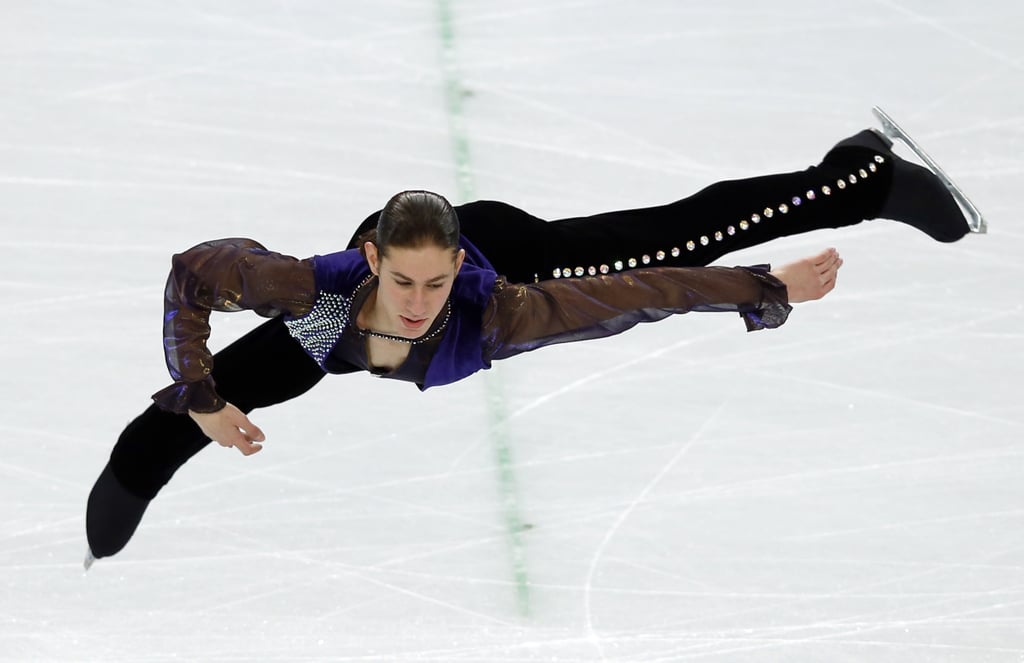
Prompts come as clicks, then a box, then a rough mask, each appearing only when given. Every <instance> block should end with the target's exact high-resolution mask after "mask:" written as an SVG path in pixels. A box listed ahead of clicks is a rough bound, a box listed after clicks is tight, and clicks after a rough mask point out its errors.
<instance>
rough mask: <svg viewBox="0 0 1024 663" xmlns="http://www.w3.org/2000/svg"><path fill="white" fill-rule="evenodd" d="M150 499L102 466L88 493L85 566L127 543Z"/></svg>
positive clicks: (114, 552)
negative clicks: (131, 488)
mask: <svg viewBox="0 0 1024 663" xmlns="http://www.w3.org/2000/svg"><path fill="white" fill-rule="evenodd" d="M149 502H150V500H148V499H144V498H142V497H139V496H138V495H135V494H133V493H131V492H130V491H129V490H128V489H126V488H125V487H124V486H123V485H122V484H121V482H120V481H118V479H117V477H116V476H114V471H113V470H112V469H111V467H110V463H107V466H106V467H104V468H103V472H102V473H100V476H99V478H98V479H96V483H95V484H94V485H93V487H92V491H91V492H90V493H89V502H88V506H87V507H86V514H85V529H86V536H87V538H88V540H89V550H88V551H87V552H86V555H85V569H86V570H87V571H88V570H89V567H90V566H92V563H93V562H94V561H96V560H97V559H100V558H101V557H110V556H111V555H114V554H116V553H117V552H119V551H120V550H121V549H122V548H124V547H125V545H126V544H127V543H128V541H129V539H131V538H132V534H134V533H135V528H136V527H138V526H139V522H140V521H141V520H142V514H144V513H145V512H146V507H148V506H149Z"/></svg>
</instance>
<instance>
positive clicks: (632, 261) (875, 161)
mask: <svg viewBox="0 0 1024 663" xmlns="http://www.w3.org/2000/svg"><path fill="white" fill-rule="evenodd" d="M883 163H885V157H883V156H881V155H875V156H874V157H873V158H872V160H871V161H870V162H869V163H868V164H867V165H866V167H864V168H858V169H856V170H855V171H853V172H851V173H850V174H849V175H847V176H846V177H843V178H839V179H837V180H836V181H835V183H834V184H823V185H821V186H820V187H819V188H818V189H807V191H805V192H804V194H803V195H802V196H793V197H792V198H790V199H789V202H788V203H778V204H777V205H775V206H774V207H771V206H769V207H765V208H764V209H763V210H761V211H760V213H758V212H755V213H753V214H751V215H750V218H749V220H748V219H741V220H740V221H739V222H738V223H736V225H727V226H725V228H724V231H723V230H716V231H714V232H713V233H711V234H710V235H701V236H700V237H697V238H694V239H688V240H686V242H685V243H683V244H682V245H681V246H683V247H685V248H686V250H687V251H696V250H697V245H698V244H699V245H700V246H709V245H710V244H711V238H712V237H713V238H714V241H716V242H722V241H724V240H725V239H726V236H728V237H733V236H735V235H737V234H741V233H742V232H745V231H747V230H750V229H751V227H752V226H754V225H756V224H759V223H761V221H762V220H764V221H768V220H770V219H773V218H774V217H775V213H776V211H777V212H778V213H779V214H780V215H784V214H789V213H790V212H791V211H792V212H793V213H794V214H795V213H796V211H797V210H796V208H797V207H800V206H801V205H803V204H804V203H813V202H815V201H817V200H818V197H819V195H823V196H831V195H832V194H833V192H835V193H838V192H839V191H843V190H845V189H846V188H847V187H849V186H852V185H855V184H857V183H858V182H861V181H862V180H865V179H867V178H868V177H869V176H870V175H871V173H877V172H878V167H879V165H880V164H883ZM819 192H820V193H819ZM774 223H780V221H775V222H774ZM737 228H738V229H739V230H738V231H737ZM681 253H682V249H680V247H679V246H673V247H672V248H671V249H670V250H669V251H668V254H666V252H665V250H664V249H658V250H657V251H654V252H653V256H654V259H656V260H658V261H659V262H660V261H663V260H665V258H666V257H667V255H671V256H672V257H673V258H678V257H679V256H680V254H681ZM651 256H652V254H651V253H644V254H641V256H640V258H639V259H638V258H636V257H629V258H627V259H626V260H625V261H623V260H615V261H614V262H612V266H613V267H614V269H615V270H616V271H620V272H621V271H622V270H623V269H626V268H627V267H628V268H629V269H633V268H635V267H637V266H638V265H639V264H640V263H643V264H644V265H649V264H650V263H651ZM610 271H611V267H609V266H608V265H607V264H602V265H601V266H600V267H595V266H593V265H592V266H590V267H586V268H584V267H576V268H575V269H570V268H568V267H556V268H555V269H554V270H553V271H552V275H553V276H554V277H555V278H556V279H557V278H562V277H565V278H568V277H570V276H572V275H573V274H575V275H576V276H583V275H584V274H589V275H590V276H594V275H595V274H596V273H597V272H600V273H601V274H608V273H609V272H610Z"/></svg>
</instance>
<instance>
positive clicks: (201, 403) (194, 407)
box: [153, 378, 227, 414]
mask: <svg viewBox="0 0 1024 663" xmlns="http://www.w3.org/2000/svg"><path fill="white" fill-rule="evenodd" d="M153 402H154V403H156V405H157V407H159V408H160V409H162V410H167V411H168V412H174V413H177V414H187V413H188V412H189V411H192V412H201V413H207V412H217V411H219V410H222V409H224V406H225V405H227V401H225V400H224V399H223V398H221V397H220V395H219V394H218V393H217V390H216V388H215V386H214V382H213V379H212V378H206V379H204V380H200V381H198V382H175V383H174V384H171V385H169V386H167V387H164V388H163V389H161V390H160V391H158V392H156V393H155V394H153Z"/></svg>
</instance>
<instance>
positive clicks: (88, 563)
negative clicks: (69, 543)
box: [82, 548, 96, 571]
mask: <svg viewBox="0 0 1024 663" xmlns="http://www.w3.org/2000/svg"><path fill="white" fill-rule="evenodd" d="M95 561H96V558H95V557H93V554H92V549H91V548H86V549H85V561H84V562H82V566H84V567H85V570H86V571H88V570H89V569H91V568H92V563H93V562H95Z"/></svg>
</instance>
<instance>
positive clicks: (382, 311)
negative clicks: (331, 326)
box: [360, 191, 466, 338]
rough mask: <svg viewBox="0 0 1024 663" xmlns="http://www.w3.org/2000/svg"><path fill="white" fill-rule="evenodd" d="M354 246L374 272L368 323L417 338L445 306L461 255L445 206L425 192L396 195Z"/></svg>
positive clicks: (454, 221)
mask: <svg viewBox="0 0 1024 663" xmlns="http://www.w3.org/2000/svg"><path fill="white" fill-rule="evenodd" d="M360 249H361V250H362V252H363V255H364V256H365V257H366V262H367V264H369V266H370V270H371V271H372V272H373V273H374V274H376V275H377V276H378V284H377V292H376V298H375V300H374V301H373V303H372V308H371V315H372V316H373V320H370V321H368V322H370V323H371V326H372V327H373V328H374V329H375V330H377V331H381V332H385V333H389V334H393V335H396V336H402V337H404V338H416V337H419V336H422V335H423V334H424V333H425V332H426V331H427V330H428V329H430V326H431V324H432V323H433V321H434V319H435V318H437V316H438V314H439V313H440V312H441V310H442V309H443V308H444V307H445V302H446V301H447V300H448V295H449V294H451V290H452V285H453V284H454V282H455V276H456V275H457V274H458V272H459V269H460V268H461V267H462V261H463V260H464V259H465V257H466V252H465V250H463V249H460V248H459V218H458V216H457V215H456V214H455V210H454V209H453V208H452V206H451V204H450V203H449V202H448V201H447V200H445V199H444V197H443V196H439V195H438V194H436V193H431V192H429V191H403V192H401V193H399V194H396V195H395V196H394V197H392V198H391V200H389V201H388V203H387V205H385V206H384V209H383V210H382V211H381V214H380V219H379V220H378V221H377V228H376V230H375V231H371V232H370V233H368V235H367V237H365V238H364V239H363V241H362V242H361V246H360Z"/></svg>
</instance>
